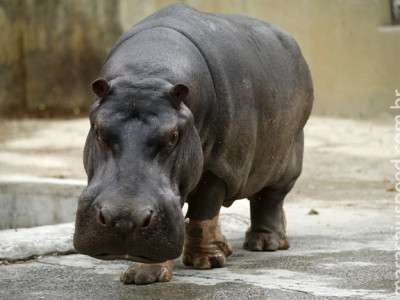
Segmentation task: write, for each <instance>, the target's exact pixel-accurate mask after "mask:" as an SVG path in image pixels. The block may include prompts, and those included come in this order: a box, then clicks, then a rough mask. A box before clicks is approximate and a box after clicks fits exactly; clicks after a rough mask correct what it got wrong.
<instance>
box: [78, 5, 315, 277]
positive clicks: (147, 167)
mask: <svg viewBox="0 0 400 300" xmlns="http://www.w3.org/2000/svg"><path fill="white" fill-rule="evenodd" d="M92 88H93V91H94V92H95V93H96V95H97V96H98V100H97V101H96V102H95V103H94V104H93V106H92V108H91V110H90V124H91V128H90V131H89V134H88V137H87V140H86V145H85V150H84V165H85V170H86V173H87V175H88V186H87V188H86V189H85V191H84V192H83V193H82V195H81V197H80V200H79V205H78V211H77V216H76V227H75V235H74V246H75V248H76V250H77V251H79V252H80V253H83V254H87V255H90V256H93V257H96V258H99V259H127V260H132V261H134V263H133V264H132V265H131V266H129V267H128V268H127V269H126V270H125V271H124V272H123V273H122V274H121V280H122V281H123V282H125V283H136V284H144V283H151V282H154V281H168V280H170V279H171V277H172V260H173V259H175V258H177V257H179V256H180V255H181V253H182V249H183V257H182V259H183V262H184V264H185V265H188V266H193V267H195V268H199V269H208V268H214V267H222V266H224V264H225V258H226V257H227V256H229V255H230V254H231V253H232V247H231V245H230V244H229V243H228V241H227V240H226V239H225V238H224V236H223V235H222V234H221V231H220V229H219V227H218V215H219V211H220V208H221V206H222V205H223V206H230V205H231V204H232V202H233V201H235V200H236V199H242V198H248V199H249V200H250V204H251V226H250V227H249V229H248V230H247V233H246V237H245V241H244V248H246V249H249V250H254V251H274V250H278V249H287V248H288V247H289V243H288V240H287V238H286V235H285V223H286V219H285V215H284V212H283V209H282V205H283V200H284V198H285V195H286V194H287V193H288V192H289V191H290V190H291V189H292V187H293V185H294V183H295V181H296V179H297V178H298V177H299V175H300V173H301V168H302V157H303V127H304V125H305V123H306V121H307V119H308V117H309V115H310V112H311V108H312V103H313V87H312V81H311V76H310V72H309V69H308V67H307V64H306V62H305V60H304V59H303V57H302V55H301V52H300V49H299V47H298V45H297V43H296V42H295V41H294V39H293V38H292V37H291V36H290V35H289V34H288V33H286V32H285V31H283V30H281V29H279V28H277V27H275V26H272V25H270V24H268V23H265V22H262V21H259V20H256V19H252V18H249V17H246V16H243V15H218V14H205V13H201V12H198V11H196V10H194V9H192V8H190V7H188V6H186V5H182V4H176V5H171V6H168V7H166V8H164V9H162V10H160V11H158V12H156V13H155V14H154V15H152V16H150V17H148V18H147V19H145V20H144V21H142V22H140V23H139V24H137V25H136V26H134V27H133V28H132V29H130V30H129V31H127V32H126V33H125V34H124V35H123V36H122V37H121V38H120V39H119V40H118V42H117V43H116V45H115V46H114V48H113V49H112V50H111V53H110V55H109V56H108V58H107V60H106V62H105V65H104V66H103V69H102V71H101V75H100V77H99V79H97V80H95V81H94V82H93V84H92ZM185 202H187V203H188V212H187V215H186V217H185V218H186V222H185V218H184V216H183V214H182V211H181V208H182V206H183V205H184V203H185Z"/></svg>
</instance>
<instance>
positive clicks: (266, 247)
mask: <svg viewBox="0 0 400 300" xmlns="http://www.w3.org/2000/svg"><path fill="white" fill-rule="evenodd" d="M243 248H244V249H247V250H251V251H276V250H286V249H288V248H289V241H288V239H287V238H286V236H285V235H284V234H283V237H282V234H278V233H276V232H253V231H250V230H248V231H247V232H246V238H245V241H244V244H243Z"/></svg>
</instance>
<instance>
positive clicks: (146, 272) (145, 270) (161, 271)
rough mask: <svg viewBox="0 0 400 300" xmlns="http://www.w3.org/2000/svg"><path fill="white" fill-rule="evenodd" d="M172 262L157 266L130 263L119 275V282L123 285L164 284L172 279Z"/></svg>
mask: <svg viewBox="0 0 400 300" xmlns="http://www.w3.org/2000/svg"><path fill="white" fill-rule="evenodd" d="M172 265H173V261H172V260H168V261H166V262H163V263H158V264H143V263H136V262H134V263H132V264H131V265H129V266H128V267H127V268H126V269H125V271H123V272H122V273H121V276H120V278H119V279H120V280H121V281H122V282H123V283H125V284H130V283H134V284H149V283H153V282H156V281H159V282H165V281H170V280H171V278H172Z"/></svg>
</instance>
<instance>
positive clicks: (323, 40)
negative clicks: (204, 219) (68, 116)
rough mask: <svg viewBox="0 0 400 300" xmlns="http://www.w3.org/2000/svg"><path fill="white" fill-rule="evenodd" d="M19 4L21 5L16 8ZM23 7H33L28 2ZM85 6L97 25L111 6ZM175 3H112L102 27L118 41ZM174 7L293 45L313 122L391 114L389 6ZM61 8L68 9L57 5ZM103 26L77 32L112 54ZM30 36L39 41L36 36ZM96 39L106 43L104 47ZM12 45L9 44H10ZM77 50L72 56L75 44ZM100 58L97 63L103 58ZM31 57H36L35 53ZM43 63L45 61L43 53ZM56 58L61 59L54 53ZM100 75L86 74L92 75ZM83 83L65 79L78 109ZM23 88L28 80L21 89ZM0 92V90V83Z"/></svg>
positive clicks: (368, 1)
mask: <svg viewBox="0 0 400 300" xmlns="http://www.w3.org/2000/svg"><path fill="white" fill-rule="evenodd" d="M18 2H24V1H23V0H18ZM27 2H30V3H32V1H27ZM39 2H40V1H39ZM42 2H43V1H42ZM50 2H52V0H51V1H50ZM72 2H75V6H76V7H78V10H79V7H80V6H82V4H81V3H82V2H80V1H72ZM84 2H85V3H86V4H89V5H91V7H92V9H93V10H94V11H95V12H97V16H98V17H99V16H100V17H102V16H105V15H106V14H107V12H109V11H110V8H109V7H108V8H107V7H105V6H106V5H105V3H110V2H108V1H107V0H104V1H96V2H93V1H90V0H85V1H84ZM174 2H177V1H165V0H164V1H163V0H146V1H144V0H119V1H112V3H114V11H113V14H114V16H112V15H111V17H110V16H108V17H107V18H108V19H107V20H108V21H109V22H110V18H111V19H112V20H113V21H114V22H116V23H118V24H117V25H115V26H114V29H113V34H116V33H118V34H119V31H125V30H126V29H128V28H129V27H131V26H132V25H134V24H135V23H137V22H138V21H140V20H142V19H143V18H145V17H146V16H148V15H149V14H151V13H152V12H154V11H156V10H157V9H159V8H161V7H164V6H166V5H168V4H171V3H174ZM180 2H183V3H186V4H189V5H191V6H193V7H195V8H197V9H200V10H203V11H207V12H220V13H244V14H247V15H249V16H252V17H256V18H259V19H262V20H266V21H268V22H270V23H273V24H276V25H278V26H279V27H281V28H283V29H285V30H287V31H288V32H290V33H291V34H292V35H293V36H294V37H295V38H296V40H297V41H298V42H299V44H300V47H301V48H302V51H303V54H304V56H305V58H306V59H307V61H308V63H309V65H310V68H311V72H312V75H313V79H314V88H315V105H314V113H315V114H324V115H336V116H345V117H360V116H361V117H365V116H375V115H378V114H381V113H388V112H390V110H389V106H390V105H392V103H393V102H394V100H395V97H394V90H395V89H400V26H391V25H390V6H389V0H329V1H328V0H325V1H322V0H285V1H278V0H187V1H180ZM64 3H65V5H67V4H68V3H71V1H64ZM0 4H1V0H0ZM86 10H88V9H86ZM99 11H100V12H99ZM111 11H112V10H111ZM2 13H3V14H4V13H7V12H4V11H2V10H1V5H0V29H1V28H2V27H1V24H2V23H1V18H2ZM71 13H72V14H75V15H73V16H76V11H73V10H72V11H71ZM87 15H89V19H90V20H92V21H93V20H94V19H95V18H93V16H95V14H94V13H92V14H91V13H90V9H89V12H88V13H87ZM32 18H34V16H32ZM113 18H114V19H113ZM115 18H116V19H115ZM78 21H79V20H78ZM37 22H39V21H37ZM70 23H71V22H69V23H68V22H67V23H66V24H70ZM78 24H80V23H79V22H78ZM105 24H106V23H105V22H102V25H101V26H97V25H96V23H95V21H93V23H90V26H92V28H90V26H88V25H89V24H87V26H86V27H84V28H88V29H90V30H91V31H89V32H91V34H90V36H89V37H90V43H91V44H90V45H93V44H94V45H96V42H97V43H98V45H101V47H100V46H99V48H101V49H104V48H106V49H109V47H111V44H112V43H111V42H110V40H112V39H111V37H110V35H111V36H112V34H110V33H109V32H108V30H109V29H108V28H107V26H106V25H105ZM15 26H18V24H17V25H15ZM80 26H82V25H80ZM118 27H119V28H118ZM93 28H95V29H96V30H93ZM37 29H38V30H39V33H40V28H37ZM101 32H103V35H104V36H105V37H108V38H107V39H106V41H105V42H104V39H102V34H101ZM65 34H66V35H67V37H66V39H67V40H68V38H70V37H68V32H67V33H65ZM86 34H88V31H86V30H84V31H82V32H80V33H79V35H78V36H76V35H77V34H75V38H74V39H78V41H81V40H82V39H84V38H85V35H86ZM38 36H40V34H39V35H38ZM13 38H14V37H12V36H11V37H10V40H12V39H13ZM116 38H117V36H115V39H116ZM52 41H53V40H52ZM1 42H2V41H1V40H0V43H1ZM14 42H15V41H14ZM0 46H2V45H0ZM53 47H55V46H53ZM76 47H77V48H79V43H78V44H77V45H76ZM93 47H94V46H92V48H93ZM94 48H95V47H94ZM97 50H98V49H97ZM99 53H101V55H104V51H103V50H101V51H100V52H99ZM13 55H14V61H15V62H17V63H16V64H15V65H14V68H17V69H18V64H21V57H20V56H23V55H22V54H21V55H20V54H18V53H13ZM18 55H20V56H18ZM36 55H39V56H40V53H36ZM46 55H47V56H49V55H51V54H49V53H48V52H46ZM55 55H60V54H57V52H55ZM5 56H7V54H4V53H3V56H2V53H1V47H0V82H1V81H2V80H3V78H4V72H3V75H2V72H1V68H2V65H4V57H5ZM8 56H10V55H9V54H8ZM36 59H38V58H36ZM43 59H45V57H43ZM96 63H97V62H96ZM81 65H82V62H81ZM70 67H71V66H70ZM72 67H73V65H72ZM78 67H79V66H78ZM81 67H82V66H81ZM99 67H100V66H97V65H96V66H93V68H99ZM56 69H57V68H56ZM92 73H93V72H92ZM92 73H91V74H92ZM33 75H35V74H33ZM88 77H89V76H86V77H82V78H79V77H74V76H72V77H71V78H72V80H79V89H77V90H75V92H74V95H75V98H74V101H76V103H75V102H74V106H77V107H86V106H85V104H80V103H82V102H83V101H86V102H85V103H87V102H90V101H91V99H89V100H88V99H87V98H88V96H87V94H88V87H89V84H90V82H91V80H92V79H93V78H92V77H91V78H88ZM28 79H29V78H28ZM13 80H14V81H15V80H16V81H18V80H21V77H19V76H18V72H17V73H16V74H15V75H14V76H13ZM30 84H31V82H29V80H28V82H27V84H26V87H29V86H30ZM34 84H35V85H36V89H41V91H40V93H42V94H43V93H45V91H46V90H48V89H49V88H50V87H49V85H51V84H54V86H56V87H57V86H59V83H57V82H56V83H52V82H51V80H50V82H47V83H46V85H44V86H43V87H41V88H40V84H41V83H40V81H39V82H37V81H34ZM3 85H4V84H3ZM37 85H39V87H38V86H37ZM0 88H2V84H1V83H0ZM26 93H27V91H26V90H25V94H26ZM40 93H39V92H38V93H37V94H35V95H33V97H36V98H38V97H40ZM20 94H23V92H20V93H19V94H18V93H15V97H17V98H18V97H20ZM57 95H58V94H57ZM11 96H12V95H11ZM60 97H62V95H61V96H60ZM11 98H12V97H11ZM71 99H72V98H71ZM7 101H8V102H9V101H10V100H9V99H4V97H3V98H2V95H1V93H0V110H1V105H3V107H7V103H8V102H7ZM71 101H72V100H71ZM28 102H29V101H28ZM34 103H35V104H33V106H32V105H31V104H29V105H28V108H29V109H31V110H32V109H35V107H36V106H37V103H38V102H37V101H36V102H34ZM35 105H36V106H35ZM71 107H72V106H71ZM0 113H1V111H0Z"/></svg>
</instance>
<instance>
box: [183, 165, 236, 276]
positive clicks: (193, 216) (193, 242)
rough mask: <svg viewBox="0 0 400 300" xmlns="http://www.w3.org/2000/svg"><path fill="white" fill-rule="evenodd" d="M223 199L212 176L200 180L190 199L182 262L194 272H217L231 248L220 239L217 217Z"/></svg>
mask: <svg viewBox="0 0 400 300" xmlns="http://www.w3.org/2000/svg"><path fill="white" fill-rule="evenodd" d="M224 199H225V184H224V183H223V182H222V181H221V180H220V179H219V178H218V177H216V176H215V175H214V174H212V173H210V172H207V173H206V174H204V175H203V176H202V178H201V179H200V182H199V184H198V186H197V188H196V190H195V191H194V192H193V193H192V194H191V195H190V197H189V200H188V203H189V209H188V213H187V217H188V221H186V235H185V246H184V250H183V256H182V260H183V263H184V264H185V265H187V266H193V267H195V268H196V269H210V268H220V267H223V266H224V265H225V258H226V257H228V256H229V255H231V254H232V246H231V245H230V243H229V242H228V241H227V240H226V239H225V237H224V236H223V235H222V233H221V230H220V228H219V226H218V215H219V210H220V208H221V205H222V203H223V201H224Z"/></svg>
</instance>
